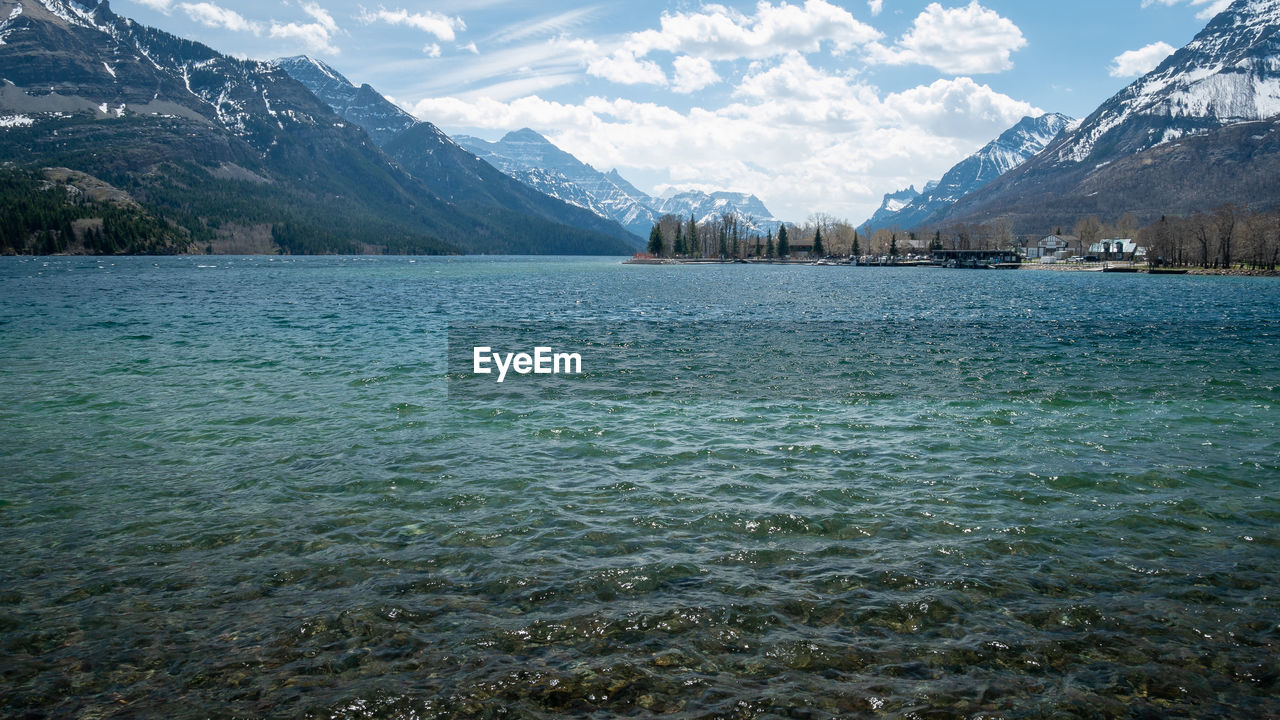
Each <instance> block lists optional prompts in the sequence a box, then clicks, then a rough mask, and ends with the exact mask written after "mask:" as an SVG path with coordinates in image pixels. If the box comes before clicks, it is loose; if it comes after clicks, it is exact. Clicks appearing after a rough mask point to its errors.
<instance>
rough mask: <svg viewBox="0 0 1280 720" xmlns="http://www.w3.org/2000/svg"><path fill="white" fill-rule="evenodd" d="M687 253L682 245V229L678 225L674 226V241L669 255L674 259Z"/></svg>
mask: <svg viewBox="0 0 1280 720" xmlns="http://www.w3.org/2000/svg"><path fill="white" fill-rule="evenodd" d="M687 252H688V249H687V248H685V245H684V228H683V227H681V226H680V225H676V241H675V243H674V244H673V245H672V247H671V254H672V255H675V256H676V257H680V256H681V255H685V254H686V253H687Z"/></svg>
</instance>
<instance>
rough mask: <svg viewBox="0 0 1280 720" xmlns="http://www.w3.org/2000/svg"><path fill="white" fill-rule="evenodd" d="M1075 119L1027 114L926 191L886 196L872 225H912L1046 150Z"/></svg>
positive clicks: (869, 221)
mask: <svg viewBox="0 0 1280 720" xmlns="http://www.w3.org/2000/svg"><path fill="white" fill-rule="evenodd" d="M1073 122H1074V121H1073V120H1072V119H1071V118H1069V117H1067V116H1065V115H1061V114H1058V113H1050V114H1047V115H1042V116H1040V117H1037V118H1032V117H1026V118H1023V119H1022V120H1020V121H1019V122H1018V124H1017V125H1014V126H1013V127H1011V128H1009V129H1008V130H1006V131H1005V132H1004V133H1002V134H1001V135H1000V137H998V138H996V139H995V140H993V141H992V142H990V143H988V144H987V145H986V146H985V147H983V148H982V149H981V150H979V151H978V152H976V153H974V154H972V155H970V156H969V157H967V158H965V159H964V160H962V161H960V162H959V163H958V164H956V165H955V166H954V167H952V168H951V169H950V170H948V171H947V172H946V174H944V175H943V176H942V179H940V180H938V181H936V182H930V183H929V184H928V185H926V186H925V189H924V191H923V192H916V189H915V188H914V187H910V188H907V189H906V190H899V191H898V192H895V193H889V194H887V195H885V196H884V202H883V203H882V204H881V206H880V209H879V210H877V211H876V213H875V214H874V215H872V216H871V219H870V220H868V221H867V222H866V224H867V225H870V226H871V227H876V228H881V227H901V228H912V227H916V226H917V225H919V224H921V223H923V222H924V221H925V220H926V219H927V218H928V217H929V216H930V215H932V214H934V213H935V212H938V211H940V210H942V209H944V208H946V207H947V206H949V205H951V204H953V203H955V202H956V201H957V200H959V199H960V198H962V197H964V196H966V195H968V194H969V193H972V192H973V191H975V190H977V189H978V188H980V187H982V186H984V185H986V184H987V183H989V182H991V181H992V180H995V179H996V178H998V177H1000V176H1001V175H1004V174H1005V173H1007V172H1009V171H1010V170H1012V169H1014V168H1016V167H1018V166H1019V165H1021V164H1023V163H1025V162H1026V161H1027V160H1029V159H1030V158H1032V157H1034V156H1035V155H1036V154H1037V153H1039V152H1040V151H1042V150H1044V149H1045V147H1047V146H1048V145H1049V144H1050V143H1052V142H1053V141H1054V139H1055V138H1057V137H1058V136H1059V135H1060V134H1061V133H1062V132H1063V131H1064V130H1065V129H1066V128H1067V127H1069V126H1070V125H1071V124H1072V123H1073Z"/></svg>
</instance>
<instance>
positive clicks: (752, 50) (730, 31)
mask: <svg viewBox="0 0 1280 720" xmlns="http://www.w3.org/2000/svg"><path fill="white" fill-rule="evenodd" d="M659 22H660V26H661V29H660V30H645V31H642V32H638V33H632V34H631V35H629V36H628V37H627V40H626V48H627V49H628V50H630V51H632V52H634V53H635V54H636V56H638V57H643V56H645V55H648V54H649V53H651V52H654V51H663V52H669V53H674V54H684V55H691V56H694V57H703V58H707V59H710V60H737V59H741V58H754V59H760V58H768V57H774V56H777V55H784V54H786V53H787V52H790V51H793V50H796V51H800V52H817V51H818V50H819V49H820V48H821V46H822V44H823V43H824V42H825V43H829V44H831V45H833V46H834V47H835V48H836V49H837V50H838V51H847V50H850V49H852V48H854V47H857V46H859V45H865V44H868V43H872V42H875V41H877V40H879V39H880V38H881V37H882V34H881V33H880V32H879V31H878V30H876V29H875V28H873V27H871V26H870V25H866V24H864V23H861V22H858V21H857V20H855V19H854V17H853V15H851V14H849V11H848V10H845V9H844V8H841V7H838V6H836V5H832V4H831V3H828V2H826V0H806V1H805V3H804V5H803V6H801V5H790V4H788V3H787V2H785V0H783V1H782V2H779V4H778V5H773V4H772V3H770V2H769V1H768V0H761V2H760V3H759V4H758V5H757V6H756V12H755V14H754V15H744V14H742V13H740V12H738V11H736V10H734V9H732V8H728V7H725V6H723V5H707V6H705V7H703V8H702V10H701V11H700V12H688V13H684V12H681V13H674V14H667V13H664V14H663V15H662V18H661V20H660V21H659Z"/></svg>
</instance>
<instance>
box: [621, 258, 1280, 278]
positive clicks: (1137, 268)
mask: <svg viewBox="0 0 1280 720" xmlns="http://www.w3.org/2000/svg"><path fill="white" fill-rule="evenodd" d="M623 264H624V265H808V266H820V267H871V268H920V267H929V268H938V269H956V268H943V267H942V266H940V265H936V264H934V263H931V262H920V261H907V262H898V263H859V264H857V265H851V264H849V263H847V262H821V261H817V260H720V259H715V258H693V259H686V258H629V259H627V260H625V261H624V262H623ZM1107 268H1111V272H1116V273H1137V274H1142V275H1201V276H1211V275H1218V276H1228V277H1280V270H1259V269H1254V268H1201V267H1171V268H1170V267H1166V268H1160V269H1159V270H1163V271H1164V272H1159V271H1157V272H1154V273H1153V272H1151V270H1150V268H1148V267H1147V266H1146V265H1142V264H1134V263H1128V262H1111V263H1089V264H1083V263H1082V264H1074V265H1068V264H1064V263H1063V264H1060V263H1054V264H1042V263H1021V264H1019V265H1017V266H1013V265H1007V266H1001V267H1000V268H998V269H1001V270H1034V271H1044V272H1095V273H1096V272H1104V271H1106V270H1107ZM967 269H972V268H967ZM980 269H988V268H980Z"/></svg>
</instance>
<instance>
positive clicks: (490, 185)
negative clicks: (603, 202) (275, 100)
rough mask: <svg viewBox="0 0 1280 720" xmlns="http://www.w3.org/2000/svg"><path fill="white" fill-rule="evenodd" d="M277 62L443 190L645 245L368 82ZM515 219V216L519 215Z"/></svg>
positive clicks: (630, 245) (297, 61)
mask: <svg viewBox="0 0 1280 720" xmlns="http://www.w3.org/2000/svg"><path fill="white" fill-rule="evenodd" d="M275 65H277V66H278V67H280V68H281V69H282V70H284V71H285V72H287V73H289V75H291V76H292V77H293V78H294V79H295V80H297V81H298V82H300V83H302V84H303V85H305V86H306V87H307V89H309V90H311V92H312V93H314V94H315V96H316V97H318V98H320V99H321V100H323V101H325V102H326V103H328V104H329V107H331V108H333V110H334V112H336V113H338V114H339V115H341V116H342V117H344V118H346V119H347V120H350V121H351V122H353V123H355V124H357V125H359V126H360V127H362V128H364V129H365V130H366V131H367V132H368V133H369V137H371V138H373V140H374V142H376V143H377V144H378V145H379V146H380V147H381V148H382V149H383V151H385V152H386V153H387V154H388V155H390V156H391V158H392V159H393V160H395V161H396V162H397V163H398V164H399V165H400V167H402V168H404V169H405V170H408V171H409V172H410V173H411V174H413V175H414V176H415V177H417V178H418V179H420V180H421V181H422V182H423V183H425V184H426V185H427V186H428V187H430V188H431V190H432V191H433V192H435V193H436V194H438V195H440V196H441V197H443V198H445V199H447V200H450V201H451V202H457V203H460V204H466V205H472V206H475V205H484V206H488V207H491V208H497V209H500V210H501V211H502V212H505V213H517V214H519V213H523V214H527V215H532V216H534V217H539V218H543V219H545V220H550V221H552V222H558V223H564V224H566V225H570V226H573V227H576V228H581V229H584V230H589V231H592V232H597V233H601V234H604V235H608V236H610V237H612V238H614V239H616V240H618V241H621V242H622V243H625V244H626V246H627V247H626V249H627V250H628V251H633V250H636V249H638V248H639V246H640V243H639V241H638V239H637V237H636V236H635V235H633V234H632V233H630V232H627V230H625V229H624V228H623V227H622V226H620V225H619V224H617V223H616V222H614V221H613V220H611V219H610V218H608V217H607V216H602V215H600V214H598V213H595V212H593V211H592V209H591V208H587V207H584V206H582V205H579V204H577V203H572V202H566V201H565V200H563V199H558V198H556V197H555V196H553V195H551V194H550V193H546V192H543V191H542V190H541V189H540V188H537V187H531V186H529V185H526V184H524V183H521V182H517V181H516V180H515V179H513V178H511V177H508V176H507V175H505V174H503V173H502V172H499V171H498V170H497V169H496V168H494V167H493V166H492V165H491V164H490V163H487V162H484V161H482V160H480V159H479V158H477V157H476V156H475V155H474V154H472V153H470V152H468V151H467V150H466V149H464V148H463V147H462V146H460V145H459V144H458V143H456V142H454V141H453V140H452V139H451V138H449V136H448V135H445V134H444V133H443V132H442V131H441V130H440V129H439V128H437V127H436V126H435V125H432V124H431V123H429V122H423V121H420V120H418V119H416V118H414V117H413V116H412V115H410V114H409V113H407V112H405V111H404V110H401V109H400V108H399V107H397V106H396V105H395V104H394V103H392V102H391V101H390V100H387V99H386V98H385V97H383V96H382V95H380V94H379V93H378V92H377V91H376V90H374V89H373V88H372V87H370V86H369V85H367V84H366V85H361V86H360V87H356V86H355V84H354V83H352V82H351V81H350V80H347V79H346V78H345V77H343V76H342V74H341V73H339V72H338V71H337V70H334V69H333V68H331V67H329V66H328V65H326V64H325V63H323V62H321V61H319V60H316V59H314V58H311V57H307V56H299V57H291V58H282V59H280V60H276V61H275ZM512 219H513V221H516V220H515V216H514V215H513V216H512Z"/></svg>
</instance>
